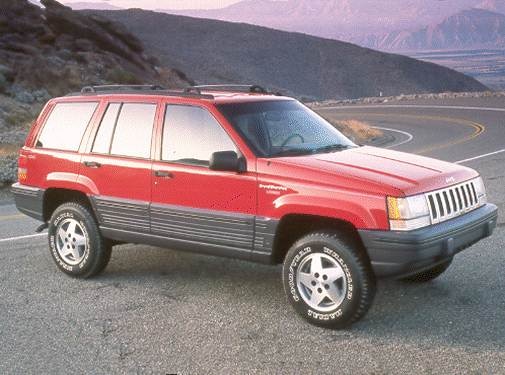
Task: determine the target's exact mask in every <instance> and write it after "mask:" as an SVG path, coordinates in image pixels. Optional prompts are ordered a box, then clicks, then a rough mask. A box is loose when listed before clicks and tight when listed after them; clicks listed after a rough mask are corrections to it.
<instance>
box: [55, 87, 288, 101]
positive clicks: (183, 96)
mask: <svg viewBox="0 0 505 375" xmlns="http://www.w3.org/2000/svg"><path fill="white" fill-rule="evenodd" d="M177 93H178V92H176V91H164V90H156V91H144V92H142V91H134V90H132V91H125V90H121V91H114V92H106V91H103V92H96V93H81V92H79V93H72V94H69V95H67V96H63V97H58V98H54V99H52V100H51V101H56V102H60V101H65V102H66V101H70V102H71V101H76V100H78V101H83V100H89V99H117V100H123V99H126V100H141V101H149V100H158V99H159V98H160V97H162V98H169V99H170V100H171V101H173V102H184V103H201V102H207V103H213V104H216V105H217V104H228V103H246V102H258V101H274V100H294V99H293V98H290V97H287V96H283V95H279V94H273V93H250V92H230V91H215V90H201V91H200V92H199V93H198V94H191V93H185V92H183V91H180V95H178V94H177Z"/></svg>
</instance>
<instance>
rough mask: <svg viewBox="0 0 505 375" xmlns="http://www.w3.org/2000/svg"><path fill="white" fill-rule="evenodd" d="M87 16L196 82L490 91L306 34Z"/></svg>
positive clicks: (151, 17) (393, 91) (328, 89)
mask: <svg viewBox="0 0 505 375" xmlns="http://www.w3.org/2000/svg"><path fill="white" fill-rule="evenodd" d="M82 12H84V13H85V14H92V15H99V16H100V17H106V18H109V19H111V20H112V21H114V22H115V23H121V24H123V25H124V27H125V28H126V29H127V30H129V31H130V32H131V33H133V34H134V35H135V36H136V37H137V38H139V39H140V40H141V41H142V43H143V45H144V46H145V49H146V52H147V53H149V54H151V55H155V56H157V57H158V58H159V59H160V61H161V63H162V64H163V65H166V66H171V67H174V68H176V69H178V70H180V71H183V72H185V73H186V74H187V75H188V76H190V77H191V78H193V79H194V80H195V81H197V82H199V83H223V82H228V83H255V84H260V85H264V86H266V87H270V88H275V89H280V90H282V91H283V92H286V93H288V94H294V95H297V96H300V97H306V98H312V99H328V98H357V97H365V96H378V95H380V94H381V93H382V94H383V95H399V94H401V93H420V92H442V91H483V90H486V89H487V88H486V87H485V86H484V85H482V84H481V83H479V82H478V81H476V80H475V79H473V78H470V77H468V76H465V75H463V74H461V73H458V72H455V71H454V70H451V69H448V68H445V67H441V66H438V65H435V64H432V63H426V62H421V61H419V60H415V59H412V58H409V57H406V56H400V55H394V54H388V53H382V52H378V51H374V50H371V49H367V48H362V47H359V46H356V45H353V44H350V43H345V42H340V41H337V40H331V39H324V38H318V37H314V36H310V35H306V34H301V33H292V32H285V31H279V30H273V29H269V28H265V27H259V26H253V25H248V24H240V23H231V22H223V21H216V20H207V19H197V18H191V17H185V16H176V15H170V14H165V13H158V12H152V11H145V10H140V9H129V10H118V11H82Z"/></svg>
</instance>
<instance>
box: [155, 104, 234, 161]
mask: <svg viewBox="0 0 505 375" xmlns="http://www.w3.org/2000/svg"><path fill="white" fill-rule="evenodd" d="M218 151H236V147H235V144H234V143H233V142H232V141H231V139H230V137H229V136H228V134H226V132H225V131H224V130H223V128H222V127H221V125H220V124H219V122H218V121H217V120H216V119H215V118H214V116H212V115H211V114H210V113H209V112H208V111H207V110H206V109H204V108H200V107H194V106H187V105H167V108H166V113H165V122H164V126H163V145H162V154H161V158H162V159H163V160H166V161H172V162H178V163H189V164H197V165H209V160H210V157H211V155H212V153H214V152H218Z"/></svg>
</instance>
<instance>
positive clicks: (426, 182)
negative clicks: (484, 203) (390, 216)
mask: <svg viewBox="0 0 505 375" xmlns="http://www.w3.org/2000/svg"><path fill="white" fill-rule="evenodd" d="M270 160H271V162H272V163H280V164H282V165H283V168H279V170H286V172H287V173H289V174H290V175H291V176H293V175H294V176H298V177H297V178H298V179H301V178H307V179H310V180H312V181H314V180H315V181H319V182H321V183H330V184H336V185H338V186H341V187H345V186H346V185H352V184H354V185H355V186H356V187H357V188H361V189H363V190H365V189H368V190H381V191H384V190H386V191H387V192H388V193H391V189H392V190H394V191H395V193H397V194H399V195H400V196H401V195H413V194H417V193H422V192H426V191H431V190H436V189H439V188H442V187H446V186H450V185H454V184H457V183H459V182H463V181H466V180H469V179H471V178H474V177H477V176H478V174H477V172H475V171H474V170H472V169H470V168H467V167H464V166H461V165H458V164H454V163H448V162H444V161H441V160H437V159H432V158H428V157H424V156H419V155H414V154H408V153H405V152H399V151H393V150H388V149H382V148H376V147H370V146H363V147H356V148H352V149H348V150H344V151H339V152H332V153H325V154H316V155H307V156H296V157H283V158H277V159H270ZM290 167H293V168H292V169H293V170H292V171H290V170H291V168H290ZM387 188H389V189H390V190H389V191H388V189H387Z"/></svg>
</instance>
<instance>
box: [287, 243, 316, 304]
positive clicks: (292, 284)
mask: <svg viewBox="0 0 505 375" xmlns="http://www.w3.org/2000/svg"><path fill="white" fill-rule="evenodd" d="M310 253H312V248H311V247H310V246H305V247H304V248H303V249H302V250H300V251H299V252H298V254H296V255H295V256H294V258H293V260H292V261H291V264H290V265H289V271H288V285H289V292H290V294H291V298H293V300H294V301H295V302H300V301H301V298H300V295H299V294H298V290H297V288H296V280H295V274H296V268H297V266H298V264H299V263H300V261H301V260H302V259H303V258H304V257H305V256H306V255H307V254H310Z"/></svg>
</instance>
